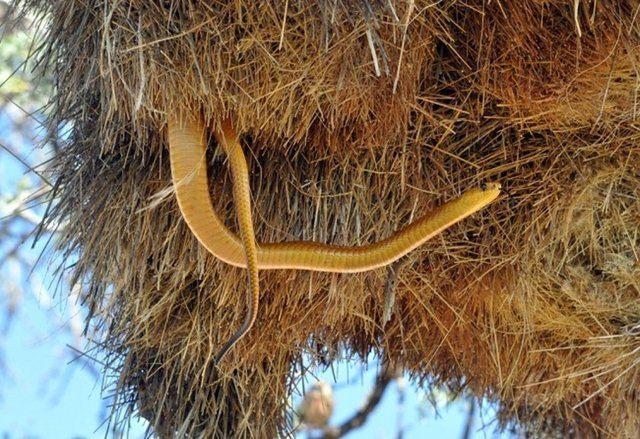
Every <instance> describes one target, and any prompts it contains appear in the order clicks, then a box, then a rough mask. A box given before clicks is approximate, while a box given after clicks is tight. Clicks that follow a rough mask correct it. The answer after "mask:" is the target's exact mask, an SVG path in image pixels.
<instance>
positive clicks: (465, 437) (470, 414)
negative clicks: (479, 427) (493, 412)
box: [461, 398, 476, 439]
mask: <svg viewBox="0 0 640 439" xmlns="http://www.w3.org/2000/svg"><path fill="white" fill-rule="evenodd" d="M475 418H476V402H475V400H474V399H473V398H470V399H469V409H468V411H467V421H466V422H465V425H464V431H463V432H462V436H461V439H469V438H470V437H471V430H472V428H473V421H474V420H475Z"/></svg>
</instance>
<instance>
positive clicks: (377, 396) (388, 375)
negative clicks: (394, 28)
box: [323, 361, 399, 439]
mask: <svg viewBox="0 0 640 439" xmlns="http://www.w3.org/2000/svg"><path fill="white" fill-rule="evenodd" d="M398 373H399V369H398V368H397V367H394V366H391V365H389V363H388V362H386V361H385V362H384V364H383V365H382V370H381V371H380V374H378V376H377V377H376V383H375V386H374V387H373V390H372V391H371V394H369V398H367V401H366V402H365V404H364V406H362V407H361V408H360V409H359V410H358V411H357V412H356V413H355V414H354V415H353V416H352V417H351V418H349V419H348V420H347V421H345V422H344V423H343V424H342V425H340V426H338V427H326V428H325V431H324V436H323V437H324V438H325V439H337V438H340V437H343V436H344V435H346V434H347V433H349V432H351V431H352V430H355V429H356V428H359V427H361V426H362V425H364V423H365V422H366V421H367V419H368V418H369V415H370V414H371V412H373V411H374V410H375V408H376V407H377V406H378V403H379V402H380V400H381V399H382V395H384V392H385V390H386V389H387V386H388V385H389V383H390V382H391V381H393V380H394V379H395V378H396V377H397V376H398Z"/></svg>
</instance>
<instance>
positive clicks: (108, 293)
mask: <svg viewBox="0 0 640 439" xmlns="http://www.w3.org/2000/svg"><path fill="white" fill-rule="evenodd" d="M21 5H22V7H24V8H25V10H29V11H36V12H37V13H39V14H40V16H41V17H42V18H43V21H42V22H43V23H46V29H45V30H46V34H45V35H44V37H43V39H42V44H41V46H40V47H39V51H38V54H39V56H40V57H41V60H42V64H41V65H42V66H45V67H48V69H49V71H50V72H53V75H54V78H55V81H56V83H57V88H56V93H55V96H54V97H53V101H52V103H51V107H50V109H51V113H50V122H51V123H52V124H54V125H56V126H58V125H60V124H63V123H70V125H68V126H71V129H70V133H69V136H68V140H67V141H66V144H65V146H64V148H63V149H62V151H61V152H60V154H59V155H58V156H57V157H56V158H55V160H54V162H53V166H52V173H53V175H54V177H55V179H56V182H57V183H56V185H55V188H54V190H53V191H52V195H53V196H54V203H53V205H52V207H51V209H50V211H49V216H48V219H47V220H48V221H51V222H59V221H64V222H65V223H67V224H69V226H68V227H67V228H66V229H65V230H64V232H63V233H62V234H61V236H60V239H59V240H58V241H57V245H58V246H59V247H60V248H61V249H62V250H63V251H64V252H66V254H69V255H72V254H73V255H76V256H77V263H76V264H75V265H74V266H73V271H74V273H75V279H77V282H79V283H82V285H84V286H85V288H84V291H85V293H84V294H85V295H84V299H85V303H86V305H87V307H88V308H89V310H90V316H89V321H88V324H91V325H95V326H96V327H98V328H100V329H101V333H102V335H103V337H102V339H101V340H99V341H98V342H97V344H98V349H100V350H101V351H102V352H103V353H104V354H105V355H106V357H107V364H108V367H107V371H109V372H110V374H109V377H108V380H110V381H109V382H110V383H111V384H112V385H113V386H114V387H115V394H116V398H117V404H116V408H115V411H114V415H113V420H114V422H122V421H126V419H127V418H128V417H130V416H131V415H132V413H135V412H140V413H141V414H142V415H143V416H145V417H146V418H147V419H149V420H150V421H151V422H152V424H153V425H154V426H155V429H156V432H157V433H158V434H160V435H161V436H169V435H172V434H178V435H180V434H184V435H197V434H203V435H205V436H210V435H214V434H217V435H220V436H223V435H229V434H232V433H233V434H236V435H239V436H254V437H271V436H273V435H274V434H276V432H279V433H281V434H282V433H286V432H287V431H288V430H287V429H288V428H290V419H289V418H288V416H287V413H288V412H287V409H288V405H287V404H288V402H287V401H288V395H289V394H290V392H291V391H292V389H293V388H295V387H296V385H297V383H298V381H297V380H298V379H299V376H300V375H299V373H298V372H296V369H299V368H298V365H299V364H301V362H303V360H304V361H306V362H308V361H309V359H311V360H310V361H311V362H315V363H318V364H326V363H327V362H329V361H331V360H333V359H336V358H340V357H343V356H357V357H359V358H361V359H363V361H365V360H364V359H366V358H367V357H368V355H369V354H370V353H372V352H373V353H377V354H379V355H381V356H385V357H388V358H389V359H391V360H392V361H394V362H397V363H399V364H401V365H402V366H403V367H404V368H405V369H406V370H407V371H408V373H410V374H411V376H412V377H414V379H415V380H416V382H420V383H423V384H424V385H431V384H444V385H447V386H450V387H451V388H453V389H456V390H460V389H467V390H468V391H470V392H472V393H473V394H474V395H476V396H477V397H488V398H490V399H491V400H493V401H495V402H496V403H497V404H499V407H500V411H499V416H500V419H501V420H502V422H503V425H515V426H516V428H518V429H519V431H522V432H525V433H531V434H540V433H541V432H543V431H547V432H556V433H557V432H561V433H563V434H565V435H575V436H584V435H590V436H603V437H608V436H613V437H638V435H640V420H639V419H640V418H639V417H638V413H640V396H639V395H638V392H637V389H638V386H639V384H640V366H639V364H640V300H639V299H640V203H639V202H638V200H639V199H640V147H639V146H638V145H640V120H639V118H638V108H639V105H640V104H639V101H638V95H639V93H640V87H639V84H640V74H639V72H640V64H639V63H638V56H639V54H640V46H639V44H640V12H639V11H640V9H639V8H640V7H639V6H638V4H637V2H636V1H632V0H621V1H602V0H600V1H595V0H592V1H585V0H575V1H573V0H571V1H568V0H567V1H560V0H557V1H542V0H537V1H534V0H528V1H523V0H496V1H481V0H471V1H467V2H458V1H452V0H447V1H442V2H435V3H434V2H430V1H422V0H416V1H406V0H402V1H400V0H397V1H396V0H390V1H388V2H387V1H377V0H369V1H367V0H363V1H355V0H354V1H347V0H335V1H328V0H327V1H325V0H319V1H305V2H285V1H265V2H254V1H248V0H238V1H235V2H221V3H215V2H206V1H195V0H193V1H178V0H173V1H153V2H141V1H133V0H130V1H101V2H88V3H87V2H83V1H75V0H65V1H51V0H47V1H42V0H25V1H22V2H21ZM178 108H180V109H184V108H188V109H191V110H192V111H194V112H199V113H200V114H202V115H204V117H205V118H206V119H207V120H209V121H210V123H211V124H212V125H213V124H215V122H216V120H219V119H220V118H221V117H223V116H225V115H231V116H232V117H233V118H234V119H235V120H236V121H237V123H238V125H239V127H240V128H241V130H240V131H241V132H242V137H243V142H244V145H245V150H246V151H247V155H248V157H249V161H250V163H249V164H250V169H251V174H252V181H251V185H252V190H253V196H254V212H253V214H254V218H255V223H256V228H257V230H256V233H257V236H258V239H259V240H261V241H282V240H291V239H314V240H318V241H322V242H331V243H336V244H344V245H354V244H361V243H367V242H371V241H373V240H377V239H380V238H383V237H385V236H388V235H390V234H391V233H392V232H393V231H395V230H396V229H397V228H398V227H399V226H400V225H403V224H405V223H406V222H408V221H409V220H410V219H411V218H412V217H414V216H415V215H419V214H420V213H421V212H424V211H425V210H426V209H429V208H430V207H432V206H435V205H436V204H438V203H440V202H442V201H443V200H446V199H450V198H452V197H454V196H455V195H457V194H459V193H460V192H461V191H463V190H464V189H466V188H469V187H471V186H475V185H478V184H479V183H481V182H483V181H500V182H501V183H502V185H503V187H504V188H505V195H504V196H503V197H502V198H501V199H500V201H499V202H498V203H494V204H493V205H491V206H489V207H488V208H486V209H485V210H484V211H482V212H481V213H480V214H477V215H474V216H473V217H472V218H470V219H468V220H466V221H464V222H462V223H460V224H458V225H456V226H455V227H452V228H451V229H449V230H448V231H447V232H445V233H444V234H442V235H441V236H439V237H438V238H436V239H434V240H432V241H430V242H429V243H427V245H425V246H423V247H422V248H420V249H419V250H417V251H414V252H413V253H411V254H410V255H409V256H408V257H406V258H405V259H403V260H402V262H401V263H399V264H397V265H396V266H394V271H393V272H391V271H389V270H387V269H379V270H376V271H373V272H369V273H363V274H358V275H353V274H319V273H308V272H298V271H278V272H275V271H263V272H262V273H261V282H262V288H263V292H262V299H261V309H260V314H259V317H258V322H257V325H256V327H255V329H254V330H252V331H251V332H250V334H249V336H248V337H246V338H245V339H244V340H243V341H242V343H241V344H240V345H238V347H237V348H236V349H235V350H234V351H233V352H232V353H231V357H230V358H231V359H232V362H230V363H227V367H225V368H223V370H222V372H221V373H217V372H216V371H215V370H214V369H213V368H212V365H211V360H212V357H213V356H214V355H215V353H216V351H217V349H218V348H219V346H220V345H221V343H223V342H224V341H225V340H226V339H227V338H228V337H229V336H230V335H231V333H232V331H233V330H234V329H235V328H236V327H238V325H239V324H240V323H241V321H242V319H243V317H244V314H245V312H246V304H245V303H246V302H245V294H246V291H247V286H246V278H245V274H244V272H243V271H241V270H239V269H235V268H231V267H229V266H227V265H225V264H223V263H221V262H220V261H218V260H216V259H215V258H214V257H212V256H211V255H209V254H208V253H207V252H206V251H205V250H204V249H203V248H202V247H200V246H199V245H198V243H197V241H196V240H195V238H194V237H193V236H192V234H191V233H190V231H189V230H188V228H187V227H186V225H185V223H184V222H183V220H182V218H181V216H180V212H179V210H178V208H177V204H176V202H175V199H174V197H173V194H172V191H171V182H170V173H169V170H168V154H167V142H166V113H167V112H168V111H176V110H177V109H178ZM209 151H210V152H211V154H210V157H209V165H210V169H209V171H210V176H211V194H212V198H213V200H214V202H215V204H216V208H217V209H218V211H219V212H221V213H222V214H223V215H226V218H227V220H228V223H229V224H230V225H231V226H233V227H235V224H234V221H235V215H234V213H233V203H232V200H231V187H230V180H229V176H228V170H227V166H226V164H225V163H224V160H223V155H221V154H218V153H217V146H216V144H215V142H214V141H211V144H210V148H209ZM391 273H393V274H391ZM389 276H393V277H394V278H395V289H394V292H395V305H394V307H393V310H392V314H391V319H390V320H389V321H388V322H384V321H383V318H382V317H383V313H384V303H385V286H386V285H387V283H388V280H389ZM230 364H231V365H234V366H235V367H231V366H230Z"/></svg>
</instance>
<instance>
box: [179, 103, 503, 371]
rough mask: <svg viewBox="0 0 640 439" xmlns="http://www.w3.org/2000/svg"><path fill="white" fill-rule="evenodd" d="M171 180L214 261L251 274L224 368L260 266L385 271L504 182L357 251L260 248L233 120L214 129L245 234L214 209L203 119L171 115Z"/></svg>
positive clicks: (252, 312)
mask: <svg viewBox="0 0 640 439" xmlns="http://www.w3.org/2000/svg"><path fill="white" fill-rule="evenodd" d="M168 137H169V151H170V161H171V175H172V181H173V186H174V190H175V193H176V198H177V200H178V206H179V207H180V212H181V213H182V216H183V218H184V220H185V222H186V223H187V225H188V226H189V228H190V229H191V231H192V232H193V234H194V235H195V236H196V238H197V239H198V241H199V242H200V243H201V244H202V245H203V246H204V247H205V248H206V249H207V250H208V251H209V252H210V253H211V254H213V255H214V256H215V257H217V258H218V259H220V260H222V261H223V262H226V263H228V264H230V265H234V266H237V267H244V268H247V269H248V274H249V293H250V299H251V301H250V306H249V311H248V312H247V315H246V319H245V321H244V323H243V325H242V326H241V327H240V329H239V330H238V331H237V332H236V333H235V334H234V335H233V337H231V339H229V341H227V342H226V343H225V344H224V345H223V348H222V349H221V350H220V352H219V353H218V354H217V355H216V360H215V361H216V364H219V363H220V361H222V359H223V358H224V356H225V355H226V354H227V353H228V352H229V351H230V350H231V349H232V348H233V346H234V345H235V344H236V343H237V342H238V341H239V340H240V339H241V338H242V337H244V336H245V335H246V334H247V332H249V330H250V329H251V327H252V326H253V325H254V323H255V320H256V317H257V313H258V305H259V296H260V288H259V279H258V270H259V269H298V270H312V271H325V272H333V273H359V272H363V271H367V270H373V269H375V268H379V267H384V266H386V265H389V264H390V263H392V262H394V261H396V260H397V259H399V258H401V257H403V256H405V255H406V254H407V253H409V252H410V251H412V250H413V249H415V248H417V247H419V246H420V245H422V244H423V243H424V242H426V241H427V240H429V239H430V238H432V237H434V236H436V235H437V234H439V233H440V232H442V231H443V230H445V229H447V228H448V227H450V226H451V225H453V224H455V223H457V222H459V221H461V220H463V219H464V218H466V217H468V216H469V215H471V214H473V213H474V212H477V211H478V210H480V209H482V208H484V207H485V206H487V205H488V204H490V203H491V202H493V201H494V200H495V199H496V198H497V197H498V195H499V194H500V185H499V184H498V183H491V184H487V185H485V187H483V188H482V189H479V188H478V189H471V190H469V191H467V192H465V193H463V194H462V195H461V196H460V197H458V198H455V199H453V200H451V201H449V202H447V203H445V204H443V205H442V206H440V207H438V208H436V209H434V210H432V211H430V212H427V213H425V214H424V215H423V216H422V217H420V218H418V219H417V220H415V221H414V222H412V223H410V224H409V225H407V226H405V227H404V228H402V229H400V230H398V231H396V232H395V233H394V234H393V235H391V236H389V237H388V238H386V239H383V240H381V241H378V242H375V243H372V244H369V245H365V246H359V247H358V246H356V247H346V246H336V245H328V244H321V243H317V242H308V241H295V242H279V243H257V242H256V238H255V232H254V228H253V221H252V218H251V190H250V187H249V169H248V166H247V161H246V158H245V156H244V153H243V152H242V147H241V145H240V142H239V140H238V135H237V133H236V132H235V131H234V129H233V126H232V123H231V121H230V120H228V119H227V120H224V121H223V122H222V123H221V130H218V131H217V132H216V137H217V140H218V143H219V144H220V145H221V146H222V147H223V149H224V150H225V153H226V155H227V157H228V161H229V167H230V169H231V174H232V182H233V198H234V203H235V208H236V209H235V210H236V215H237V220H238V226H239V231H240V237H238V236H237V235H235V234H234V233H233V232H232V231H231V230H229V229H228V228H227V226H226V225H225V224H224V222H223V221H222V219H220V217H219V216H218V214H217V213H216V211H215V210H214V208H213V204H212V202H211V198H210V196H209V186H208V177H207V163H206V147H207V137H206V134H205V128H204V124H203V123H202V121H201V119H200V118H199V117H186V118H185V117H183V118H181V117H177V116H175V115H172V114H170V115H169V136H168Z"/></svg>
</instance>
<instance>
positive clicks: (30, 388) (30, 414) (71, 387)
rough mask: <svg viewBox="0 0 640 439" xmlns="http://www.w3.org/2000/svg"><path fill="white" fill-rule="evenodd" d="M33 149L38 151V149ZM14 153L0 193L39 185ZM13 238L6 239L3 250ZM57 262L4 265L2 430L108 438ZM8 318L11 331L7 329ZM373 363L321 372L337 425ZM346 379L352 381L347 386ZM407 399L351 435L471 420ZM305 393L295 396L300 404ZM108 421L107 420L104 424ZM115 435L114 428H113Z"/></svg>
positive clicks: (410, 393) (0, 163) (488, 432)
mask: <svg viewBox="0 0 640 439" xmlns="http://www.w3.org/2000/svg"><path fill="white" fill-rule="evenodd" d="M8 129H9V125H8V123H7V119H6V115H3V114H0V140H1V141H2V143H3V144H5V145H10V146H12V147H13V148H14V149H16V150H19V151H20V152H21V153H22V154H23V155H29V156H30V157H31V158H32V159H35V161H39V160H38V159H41V158H43V157H40V155H39V154H41V152H38V151H36V152H29V151H31V147H32V143H31V142H30V139H24V138H20V137H19V136H16V134H15V133H13V132H11V131H8ZM33 154H36V155H35V156H34V155H33ZM25 171H26V169H25V168H24V167H23V166H22V165H20V164H19V163H18V162H17V161H16V160H15V159H13V158H11V157H10V156H9V155H8V154H6V153H5V152H4V151H2V150H0V197H2V196H7V194H10V193H12V192H13V191H14V188H15V186H16V184H17V183H18V182H22V183H29V182H30V183H31V184H35V183H37V181H36V180H35V178H36V177H35V176H33V175H30V174H27V173H26V172H25ZM15 227H16V230H14V232H21V231H23V230H26V228H28V227H31V226H30V225H29V224H28V223H26V222H20V223H18V224H16V226H15ZM11 244H12V243H11V242H10V241H7V240H5V241H4V242H2V241H0V255H3V254H5V252H6V251H7V249H8V248H9V247H10V246H11ZM31 244H32V242H31V241H29V242H28V243H27V244H26V245H25V246H23V253H24V254H25V255H26V256H27V258H28V259H32V260H35V259H36V258H37V257H38V255H39V254H40V252H41V250H42V243H40V244H38V245H36V246H35V248H33V249H32V248H31ZM51 266H52V265H50V264H48V263H47V260H46V259H45V260H44V262H42V263H41V264H40V265H38V267H37V268H36V269H35V270H34V271H33V273H31V275H29V273H25V272H24V269H23V268H22V267H20V265H19V264H17V263H14V262H9V263H8V264H5V265H3V266H1V267H0V279H3V282H0V361H2V362H3V363H0V435H3V437H7V438H12V439H13V438H52V439H55V438H93V437H98V438H100V437H105V434H106V433H105V432H106V429H105V427H104V420H105V419H106V417H107V415H108V401H106V400H105V399H103V396H102V394H101V389H102V386H103V382H102V378H101V377H100V376H99V374H96V372H95V371H96V370H98V371H99V366H97V365H94V366H95V368H87V367H85V366H84V365H83V364H82V363H81V362H80V361H75V362H74V361H71V360H72V355H70V353H69V348H68V347H67V345H70V344H73V343H74V340H73V338H72V336H71V335H70V333H69V331H68V330H67V329H66V326H67V325H68V324H69V323H70V321H71V318H72V314H73V313H77V312H82V311H78V310H77V309H74V308H73V307H72V306H71V305H70V304H69V302H68V301H67V300H66V296H65V295H66V293H67V292H68V291H66V290H64V286H63V289H62V291H57V293H56V288H55V285H56V284H55V282H54V280H55V277H54V276H53V274H52V273H51V269H50V267H51ZM14 284H15V285H17V286H19V287H21V289H22V290H24V291H25V294H24V295H23V297H22V300H21V302H20V303H19V306H18V307H17V312H16V313H15V314H14V315H13V316H12V318H11V319H9V316H8V315H7V314H6V313H5V312H4V310H3V309H2V308H3V307H4V305H6V303H7V297H8V293H9V292H10V291H9V289H10V288H12V285H14ZM7 324H9V327H8V330H7V331H5V332H4V333H3V332H1V329H2V328H5V327H6V326H7ZM371 363H372V366H370V367H369V368H368V369H365V368H363V366H362V365H359V364H347V363H340V364H337V365H336V366H335V367H334V371H333V372H332V371H327V372H325V373H323V374H320V375H319V376H320V378H322V379H324V380H325V381H327V382H330V383H333V382H334V380H333V377H334V376H335V377H336V380H337V385H336V387H335V399H336V407H335V411H334V416H333V418H332V420H331V423H332V424H339V423H341V422H342V421H344V420H346V419H347V418H348V417H349V416H351V415H352V414H353V413H354V412H355V411H356V410H357V409H358V407H359V406H360V405H361V404H362V403H363V401H364V399H365V398H366V396H367V393H368V391H369V390H370V389H371V388H372V385H373V382H374V380H375V375H376V372H377V367H376V364H375V361H373V360H372V362H371ZM345 383H348V384H346V385H345ZM404 394H405V401H404V404H403V405H400V404H399V395H400V392H399V389H398V384H397V383H395V382H394V383H392V384H391V385H390V387H389V388H388V389H387V392H386V393H385V395H384V397H383V400H382V401H381V403H380V404H379V405H378V407H377V408H376V410H375V411H374V412H373V414H372V415H371V417H370V419H369V421H368V422H367V423H366V424H365V426H364V427H362V428H360V429H359V430H356V431H355V432H354V433H352V434H350V435H349V436H348V437H349V438H352V439H355V438H392V437H394V436H395V434H396V427H397V425H398V422H399V420H398V419H399V418H398V417H399V413H400V412H401V413H402V416H401V422H402V425H403V426H404V431H405V436H404V437H405V438H422V437H430V436H433V437H439V438H458V437H460V434H461V432H462V429H463V424H464V422H465V419H466V402H463V403H455V404H451V405H450V406H448V407H440V408H439V409H438V412H439V415H436V410H434V408H433V406H432V405H431V404H430V403H428V402H426V401H425V399H424V392H423V391H422V390H420V389H418V388H416V387H415V386H413V385H411V384H410V383H407V386H406V388H405V391H404ZM298 400H299V398H294V404H295V403H296V401H298ZM483 412H485V415H484V419H482V418H481V417H480V416H482V412H481V415H480V416H479V417H477V418H476V420H475V429H474V434H473V436H472V437H474V438H484V437H494V436H496V435H495V434H494V433H493V427H492V425H490V426H489V427H487V428H485V429H481V427H482V426H483V425H484V424H487V423H490V421H491V413H492V411H491V409H490V408H489V409H488V410H483ZM101 425H102V427H101ZM145 428H146V424H145V422H143V421H140V420H135V419H134V420H133V422H132V425H131V428H130V430H129V431H128V434H127V437H131V438H138V437H142V436H143V435H144V432H145ZM107 436H108V437H112V436H113V435H112V434H108V435H107Z"/></svg>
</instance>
